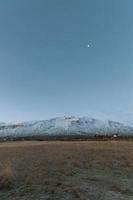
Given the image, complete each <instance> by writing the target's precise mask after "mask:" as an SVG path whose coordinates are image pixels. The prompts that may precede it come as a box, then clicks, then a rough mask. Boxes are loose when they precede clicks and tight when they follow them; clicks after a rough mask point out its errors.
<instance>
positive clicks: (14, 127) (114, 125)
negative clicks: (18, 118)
mask: <svg viewBox="0 0 133 200" xmlns="http://www.w3.org/2000/svg"><path fill="white" fill-rule="evenodd" d="M74 134H75V135H77V136H79V135H81V136H94V135H108V136H110V135H112V134H119V135H121V136H133V127H132V126H128V125H126V124H123V123H120V122H115V121H112V120H99V119H95V118H91V117H75V116H64V117H55V118H52V119H49V120H34V121H25V122H16V123H3V122H2V123H0V138H4V137H25V136H40V135H41V136H60V135H62V136H71V135H74Z"/></svg>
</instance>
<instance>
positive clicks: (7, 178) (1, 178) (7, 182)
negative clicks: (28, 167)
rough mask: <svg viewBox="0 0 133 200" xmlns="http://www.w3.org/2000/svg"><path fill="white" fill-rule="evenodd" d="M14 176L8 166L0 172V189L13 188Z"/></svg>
mask: <svg viewBox="0 0 133 200" xmlns="http://www.w3.org/2000/svg"><path fill="white" fill-rule="evenodd" d="M13 181H14V174H13V170H12V168H11V166H10V165H8V166H6V167H5V168H4V169H2V170H1V171H0V189H10V188H11V187H12V186H13Z"/></svg>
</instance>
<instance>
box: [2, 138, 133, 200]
mask: <svg viewBox="0 0 133 200" xmlns="http://www.w3.org/2000/svg"><path fill="white" fill-rule="evenodd" d="M72 199H73V200H76V199H80V200H132V199H133V142H130V141H104V142H102V141H99V142H98V141H75V142H70V141H69V142H67V141H65V142H58V141H50V142H35V141H34V142H6V143H0V200H72Z"/></svg>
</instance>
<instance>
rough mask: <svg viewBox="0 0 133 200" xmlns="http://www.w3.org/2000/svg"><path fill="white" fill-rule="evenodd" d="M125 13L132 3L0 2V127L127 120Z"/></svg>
mask: <svg viewBox="0 0 133 200" xmlns="http://www.w3.org/2000/svg"><path fill="white" fill-rule="evenodd" d="M132 9H133V1H132V0H111V1H110V0H100V1H99V0H23V1H22V0H12V1H11V0H1V1H0V121H25V120H35V119H49V118H51V117H56V116H64V115H76V116H89V117H96V118H99V119H106V118H108V119H114V120H117V121H121V120H125V121H129V120H130V121H131V120H133V89H132V86H133V11H132ZM88 45H89V46H88Z"/></svg>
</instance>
